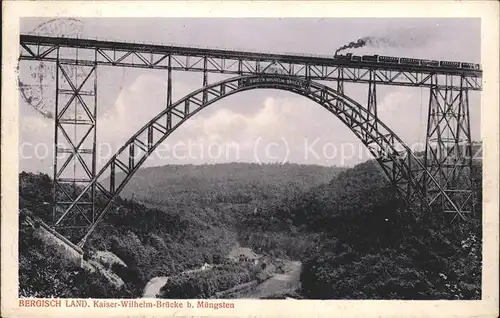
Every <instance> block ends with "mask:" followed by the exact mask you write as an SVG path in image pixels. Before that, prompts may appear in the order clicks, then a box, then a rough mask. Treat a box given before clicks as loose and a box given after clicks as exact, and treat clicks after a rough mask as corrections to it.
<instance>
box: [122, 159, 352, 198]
mask: <svg viewBox="0 0 500 318" xmlns="http://www.w3.org/2000/svg"><path fill="white" fill-rule="evenodd" d="M342 170H344V168H339V167H325V166H318V165H299V164H291V163H287V164H254V163H227V164H205V165H167V166H160V167H150V168H144V169H140V170H139V171H138V172H137V173H136V174H135V175H134V177H133V178H132V179H131V180H130V182H129V183H128V185H127V186H126V187H125V189H124V190H123V192H122V194H121V195H122V197H126V198H133V199H135V200H139V201H142V202H147V203H153V204H173V203H184V204H201V205H213V204H218V203H231V204H246V203H250V202H252V201H256V200H258V201H262V200H268V199H282V198H283V196H284V195H290V194H291V193H296V192H297V193H298V192H302V191H304V190H306V189H309V188H310V187H313V186H316V185H319V184H322V183H327V182H329V181H330V180H332V178H333V177H334V176H335V174H336V173H338V172H340V171H342ZM123 177H124V176H123V175H121V176H117V179H118V180H119V179H120V178H123Z"/></svg>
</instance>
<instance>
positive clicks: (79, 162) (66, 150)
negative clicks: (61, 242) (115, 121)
mask: <svg viewBox="0 0 500 318" xmlns="http://www.w3.org/2000/svg"><path fill="white" fill-rule="evenodd" d="M55 80H56V87H55V88H56V96H55V115H54V161H53V163H54V166H53V180H54V191H53V202H54V205H53V221H54V222H56V219H57V218H58V214H59V212H60V211H61V210H62V211H64V210H65V209H66V208H67V207H68V205H71V204H72V203H74V201H73V199H74V197H75V196H76V195H77V192H79V189H78V184H81V183H86V184H90V185H91V187H90V191H88V193H86V195H85V196H84V197H83V198H82V199H81V200H80V201H79V202H78V203H77V204H76V206H75V209H76V210H77V211H78V214H75V215H73V217H72V219H71V221H72V222H68V224H67V225H68V226H72V227H74V226H80V225H81V223H83V224H85V225H87V226H88V225H91V224H92V223H93V222H94V221H95V214H94V208H95V207H94V204H95V200H94V198H95V184H94V183H92V180H94V179H95V175H96V141H97V64H94V65H92V66H86V65H74V64H71V63H65V62H62V61H58V62H57V63H56V76H55ZM77 169H78V170H79V171H80V172H83V175H80V176H77V175H76V173H75V171H76V170H77ZM71 223H72V224H71Z"/></svg>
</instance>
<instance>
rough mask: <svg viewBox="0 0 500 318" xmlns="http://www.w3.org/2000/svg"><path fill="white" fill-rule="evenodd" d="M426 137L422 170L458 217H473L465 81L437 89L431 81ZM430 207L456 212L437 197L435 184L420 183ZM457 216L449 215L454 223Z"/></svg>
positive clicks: (434, 81)
mask: <svg viewBox="0 0 500 318" xmlns="http://www.w3.org/2000/svg"><path fill="white" fill-rule="evenodd" d="M432 83H433V86H432V87H431V89H430V98H429V110H428V121H427V133H426V148H425V159H424V160H425V161H424V163H425V167H426V169H427V170H428V171H429V174H430V175H432V176H433V177H434V179H435V180H437V182H438V184H439V186H440V187H441V189H442V190H444V193H447V194H448V195H449V196H450V197H451V198H452V200H453V201H454V202H455V205H456V206H457V207H458V208H459V209H460V215H462V214H464V213H474V197H473V188H472V176H471V170H472V140H471V132H470V115H469V94H468V91H469V90H468V89H467V87H466V85H464V84H465V79H464V78H461V79H460V82H459V85H460V86H459V88H456V89H455V88H445V89H443V88H440V87H439V85H438V78H437V77H433V78H432ZM423 184H424V186H425V189H426V192H427V195H428V197H429V198H430V202H431V203H432V204H436V205H440V207H441V209H442V210H443V211H444V212H452V213H455V212H456V211H455V210H454V209H452V208H450V206H449V202H448V201H447V200H444V199H443V198H442V196H441V191H438V190H437V189H436V184H434V183H432V182H429V180H428V179H427V178H424V179H423ZM456 217H457V215H456V214H455V215H453V219H455V218H456Z"/></svg>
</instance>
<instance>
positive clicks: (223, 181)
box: [19, 161, 482, 299]
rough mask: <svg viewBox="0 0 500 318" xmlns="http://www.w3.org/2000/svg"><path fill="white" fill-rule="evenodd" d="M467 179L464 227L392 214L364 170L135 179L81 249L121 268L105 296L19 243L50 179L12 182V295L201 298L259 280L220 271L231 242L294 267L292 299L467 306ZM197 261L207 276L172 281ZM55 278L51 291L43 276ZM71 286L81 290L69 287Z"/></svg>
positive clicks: (239, 167)
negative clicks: (16, 284) (15, 218)
mask: <svg viewBox="0 0 500 318" xmlns="http://www.w3.org/2000/svg"><path fill="white" fill-rule="evenodd" d="M473 176H474V187H475V190H476V191H475V200H476V201H477V204H476V214H475V217H474V218H472V219H471V220H469V221H467V222H463V221H460V222H457V221H455V222H449V220H443V218H441V217H436V216H435V215H424V216H423V217H419V218H416V217H415V214H418V213H419V212H418V211H410V210H404V211H401V210H398V209H396V207H397V206H398V201H397V200H396V198H395V197H394V195H393V191H392V189H391V188H390V185H389V184H388V183H387V181H386V179H385V178H384V176H383V175H382V173H381V172H380V170H379V168H378V166H377V165H376V163H375V162H373V161H369V162H366V163H363V164H360V165H358V166H356V167H354V168H350V169H343V168H336V167H334V168H327V167H320V166H304V165H293V164H286V165H256V164H242V163H237V164H236V163H233V164H218V165H203V166H191V165H186V166H164V167H154V168H146V169H141V170H140V171H139V172H138V173H137V176H136V177H134V178H133V179H132V181H131V183H130V185H128V186H127V187H126V189H125V190H124V192H123V196H122V198H120V199H119V200H118V202H117V205H118V206H120V208H119V209H113V210H111V211H110V212H109V214H108V215H107V216H106V217H105V219H104V221H103V222H102V223H101V224H100V225H99V226H98V228H97V230H96V232H95V234H94V235H93V236H92V237H91V239H90V240H89V241H88V243H87V245H86V246H85V256H86V258H87V259H88V258H89V257H92V256H91V255H93V254H95V253H96V251H110V252H112V253H113V254H115V255H116V256H118V257H119V258H120V259H121V260H123V262H124V263H125V264H126V266H122V265H119V264H114V265H113V266H111V268H110V270H112V271H113V272H114V273H115V274H116V275H117V276H119V277H120V278H121V279H122V280H123V282H124V283H125V285H124V286H122V287H120V288H111V287H109V286H103V285H105V283H103V280H102V279H100V278H99V277H98V275H99V273H88V272H86V271H85V270H82V269H80V268H74V267H72V266H71V265H69V264H64V263H61V262H56V261H54V260H55V259H57V255H52V254H54V253H56V252H55V251H47V250H46V248H44V247H42V245H41V244H40V243H39V242H37V241H36V238H35V237H33V236H32V235H31V234H30V233H31V231H30V227H29V226H28V225H26V222H24V221H23V216H24V215H36V216H39V217H40V218H42V219H46V220H48V215H49V214H50V207H48V206H38V207H36V206H37V204H40V203H41V202H46V201H50V200H51V191H52V181H51V179H50V178H49V177H48V176H47V175H43V174H32V173H24V172H23V173H21V174H20V184H19V195H20V208H21V209H20V210H21V212H22V213H21V218H20V236H22V237H23V238H24V239H23V240H20V269H19V273H20V294H21V295H25V296H27V295H53V296H62V297H140V296H141V293H142V290H143V288H144V286H145V285H146V283H147V282H148V281H149V280H150V279H151V278H153V277H156V276H172V277H173V279H172V280H171V281H170V283H169V284H168V285H165V286H164V288H163V289H162V290H163V296H165V297H174V298H176V297H179V298H185V297H188V298H189V297H191V298H193V297H197V298H204V297H205V298H206V297H210V296H213V294H214V293H217V292H220V291H223V290H224V289H228V288H231V287H232V285H236V284H241V283H246V282H249V281H252V280H255V279H257V278H258V277H259V271H257V270H254V269H253V268H252V267H248V266H246V265H242V264H235V263H232V262H228V260H227V258H226V256H227V255H228V253H229V251H230V250H231V248H232V247H233V246H234V245H235V244H240V245H241V246H248V247H251V248H252V249H253V250H254V251H256V252H258V253H260V254H262V255H267V256H269V257H274V258H280V259H290V260H296V261H301V262H302V273H301V275H300V281H301V285H302V288H301V290H300V291H298V295H299V296H297V297H300V298H309V299H310V298H313V299H367V298H369V299H479V298H480V296H481V294H480V291H481V284H480V283H481V237H482V233H481V166H480V164H478V163H476V164H475V165H474V171H473ZM34 207H36V208H34ZM43 255H49V256H50V257H46V258H44V257H43ZM51 255H52V256H51ZM204 263H208V264H213V265H214V267H213V269H211V270H210V271H207V272H202V273H196V274H191V275H180V276H179V275H177V276H176V274H178V273H179V272H182V271H185V270H189V269H194V268H197V267H199V266H200V265H202V264H204ZM35 266H36V267H37V268H45V269H46V270H44V271H42V272H41V273H40V271H35V270H34V268H35ZM63 269H64V270H63ZM61 271H63V272H64V273H65V274H64V275H60V276H59V277H58V278H57V280H58V282H57V284H51V282H52V280H55V279H56V278H54V277H53V275H51V273H54V272H61ZM35 272H37V274H36V276H37V277H36V280H34V277H33V276H34V275H35ZM81 279H84V280H85V281H86V283H85V285H84V286H85V287H84V288H83V289H79V288H77V289H78V290H77V289H75V288H71V286H74V284H76V282H79V281H80V280H81ZM38 282H40V283H38Z"/></svg>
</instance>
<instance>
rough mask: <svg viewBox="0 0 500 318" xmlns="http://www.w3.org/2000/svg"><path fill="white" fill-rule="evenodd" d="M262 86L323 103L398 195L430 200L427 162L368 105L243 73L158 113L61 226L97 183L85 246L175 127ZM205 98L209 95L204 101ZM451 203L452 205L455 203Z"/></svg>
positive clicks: (314, 87)
mask: <svg viewBox="0 0 500 318" xmlns="http://www.w3.org/2000/svg"><path fill="white" fill-rule="evenodd" d="M257 88H270V89H281V90H286V91H290V92H294V93H297V94H299V95H302V96H305V97H307V98H309V99H311V100H313V101H315V102H317V103H318V104H320V105H321V106H323V107H324V108H325V109H327V110H328V111H330V112H331V113H333V114H334V115H336V116H337V117H338V118H339V119H340V120H341V121H342V122H343V123H344V124H346V125H347V126H348V127H349V128H350V129H351V130H352V131H353V133H354V134H355V135H356V136H358V138H360V140H361V141H362V142H363V144H364V145H365V146H366V147H367V148H368V149H369V151H370V152H371V153H372V154H373V155H374V157H375V158H376V159H377V161H378V162H379V163H380V165H381V167H382V169H383V171H384V172H385V173H386V175H387V177H388V178H389V180H390V181H391V182H392V183H393V184H394V185H395V187H396V189H397V190H398V193H399V194H400V195H401V196H402V197H403V198H405V199H406V200H407V202H410V203H411V202H417V201H419V202H425V192H424V188H423V187H422V186H421V184H419V183H417V182H416V181H417V180H419V178H420V176H418V175H417V174H421V173H426V170H425V168H424V166H423V164H422V163H421V162H420V160H419V159H418V158H416V157H415V156H414V154H413V153H412V151H411V150H410V148H409V147H408V146H407V145H405V144H404V142H403V141H402V140H401V139H400V138H399V137H398V136H397V135H396V134H395V133H394V132H392V131H391V130H390V129H389V128H388V127H387V126H386V125H385V124H384V123H383V122H381V121H380V119H378V118H375V116H374V115H373V114H371V113H370V112H368V110H367V109H366V108H364V107H363V106H361V105H360V104H358V103H356V102H355V101H354V100H352V99H350V98H349V97H347V96H345V95H341V94H339V93H338V92H336V91H335V90H333V89H331V88H329V87H327V86H324V85H321V84H319V83H315V82H311V81H307V80H304V79H297V78H294V77H288V76H277V75H269V76H265V77H263V76H244V77H235V78H231V79H228V80H224V81H221V82H218V83H215V84H210V85H207V86H206V87H203V88H201V89H199V90H197V91H195V92H193V93H191V94H189V95H187V96H185V97H184V98H182V99H180V100H179V101H177V102H175V103H173V104H172V105H171V106H170V107H168V108H167V109H166V110H164V111H162V112H161V113H159V114H158V115H157V116H156V117H154V118H153V119H152V120H151V121H150V122H148V123H147V124H146V125H144V126H143V127H142V128H141V129H140V130H139V131H137V133H136V134H134V135H133V136H132V137H131V138H130V139H129V140H128V141H127V142H126V143H125V144H124V145H123V146H122V147H121V148H120V150H119V151H118V152H117V153H116V154H115V155H114V156H113V157H112V158H111V159H110V160H109V161H108V162H107V163H106V164H105V165H104V166H103V168H102V169H101V170H100V171H99V172H98V173H97V174H96V176H95V178H94V179H93V180H92V181H91V183H89V184H88V185H87V186H86V187H85V188H84V189H83V191H82V192H81V193H80V195H79V196H78V197H77V198H76V200H75V201H74V202H73V204H72V205H70V206H69V207H68V208H67V209H66V211H65V212H64V214H63V215H62V216H61V217H60V219H59V220H58V221H57V224H59V223H61V222H63V220H64V219H65V218H66V217H67V216H68V215H69V214H70V213H71V212H72V210H73V209H74V207H75V206H76V205H77V204H78V202H79V200H80V199H81V198H82V197H83V196H84V195H85V193H86V192H87V191H89V189H91V187H92V185H95V186H96V188H97V189H98V190H99V192H101V193H102V194H104V197H105V198H106V202H105V204H104V206H103V207H102V208H101V209H100V210H99V211H96V219H95V222H94V223H93V224H92V225H91V226H90V228H89V231H88V232H87V234H86V235H85V236H84V237H83V238H82V240H81V241H80V242H79V244H80V246H82V245H83V244H84V243H85V241H86V239H87V237H88V235H89V234H90V233H91V232H92V231H93V230H94V229H95V227H96V225H97V223H98V222H99V221H100V220H101V219H102V218H103V216H104V215H105V213H106V211H107V210H108V209H109V207H110V206H111V204H112V202H113V200H114V199H115V198H116V197H117V196H118V195H119V193H120V191H121V190H122V189H123V188H124V186H125V185H126V183H127V182H128V181H129V180H130V178H131V177H132V175H133V174H134V173H135V172H136V171H137V170H138V169H139V167H140V166H141V165H142V163H143V162H144V161H145V160H146V159H147V158H148V156H149V155H150V154H151V153H152V152H153V151H154V150H155V149H156V147H157V146H158V145H159V144H161V143H162V142H163V141H164V140H165V139H166V138H167V137H168V136H169V135H170V134H171V133H172V132H173V131H174V130H175V129H177V128H178V127H179V126H180V125H182V123H184V122H185V121H186V120H188V119H189V118H191V117H192V116H194V115H195V114H196V113H197V112H199V111H200V110H202V109H203V108H205V107H207V106H208V105H210V104H213V103H215V102H216V101H218V100H220V99H222V98H224V97H227V96H230V95H233V94H236V93H238V92H242V91H247V90H251V89H257ZM203 96H206V100H205V101H204V99H203ZM186 105H190V108H189V111H186V109H187V108H186ZM168 118H171V120H172V121H171V126H168V124H167V125H165V123H168V121H167V119H168ZM174 119H175V121H174ZM374 123H377V127H378V129H377V130H375V129H373V126H374ZM138 150H139V151H138ZM412 165H413V166H417V167H419V168H420V169H416V170H414V169H412ZM120 171H121V172H122V173H123V174H124V176H125V177H124V178H123V179H122V180H121V181H120V182H117V178H116V174H117V173H118V172H120ZM108 174H109V178H108V179H107V180H109V186H108V187H106V186H105V185H104V184H102V182H101V181H98V179H99V178H100V177H103V176H106V175H108ZM428 178H429V180H431V182H433V180H434V177H433V176H432V175H429V176H428ZM437 188H439V184H437ZM443 197H444V198H448V196H447V194H446V193H443ZM451 204H452V205H453V202H452V203H451ZM73 212H74V211H73Z"/></svg>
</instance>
